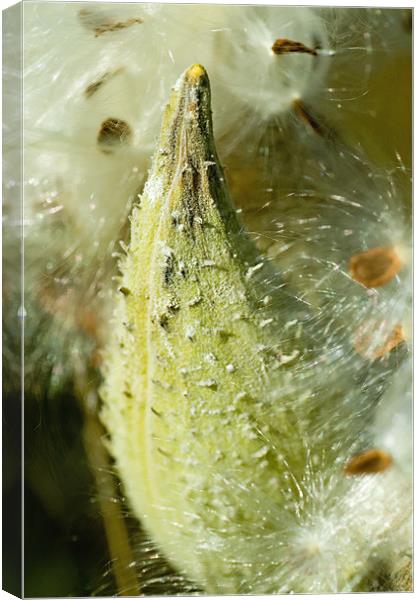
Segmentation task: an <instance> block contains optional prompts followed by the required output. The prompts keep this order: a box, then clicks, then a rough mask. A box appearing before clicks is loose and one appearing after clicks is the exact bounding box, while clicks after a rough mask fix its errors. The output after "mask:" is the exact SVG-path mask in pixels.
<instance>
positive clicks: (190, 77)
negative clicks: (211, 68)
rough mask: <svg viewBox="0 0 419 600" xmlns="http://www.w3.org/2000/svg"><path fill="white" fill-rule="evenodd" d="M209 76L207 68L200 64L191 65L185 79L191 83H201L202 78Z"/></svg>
mask: <svg viewBox="0 0 419 600" xmlns="http://www.w3.org/2000/svg"><path fill="white" fill-rule="evenodd" d="M207 77H208V75H207V72H206V70H205V69H204V67H203V66H202V65H200V64H194V65H191V66H190V67H189V68H188V69H186V71H185V73H184V78H185V80H187V81H189V82H190V83H195V84H197V83H199V82H200V81H201V80H202V79H204V78H205V79H206V78H207Z"/></svg>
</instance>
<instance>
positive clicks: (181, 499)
mask: <svg viewBox="0 0 419 600" xmlns="http://www.w3.org/2000/svg"><path fill="white" fill-rule="evenodd" d="M121 272H122V277H121V282H120V287H119V300H118V305H117V309H116V313H115V320H114V332H113V335H111V339H110V342H109V345H108V348H107V351H106V357H105V364H104V367H103V373H104V376H105V383H104V385H103V386H102V390H101V395H102V398H103V401H104V406H103V410H102V419H103V421H104V423H105V424H106V426H107V428H108V431H109V433H110V436H111V441H110V450H111V452H112V454H113V456H114V457H115V459H116V465H117V468H118V470H119V473H120V475H121V479H122V481H123V484H124V487H125V489H126V493H127V496H128V499H129V501H130V503H131V506H132V508H133V510H134V512H135V514H136V515H137V516H138V517H139V518H140V519H141V521H142V523H143V524H144V526H145V527H146V529H147V531H148V532H149V534H150V535H151V537H152V538H153V539H154V540H155V542H156V543H157V545H158V546H159V547H160V548H161V549H162V550H163V552H164V554H165V555H166V557H167V558H168V559H169V560H170V562H172V564H174V565H175V566H176V567H177V568H178V569H180V570H181V571H182V572H183V573H185V574H186V575H187V576H188V577H189V578H191V579H192V580H193V581H194V582H196V584H198V585H199V586H200V587H202V588H203V589H204V590H205V591H206V592H210V593H211V592H213V593H214V592H215V593H246V592H247V593H249V592H251V593H258V592H259V593H275V592H276V593H278V592H286V591H300V592H327V591H349V590H352V589H355V588H356V585H357V584H358V583H359V581H360V580H361V579H362V577H363V576H364V575H366V574H367V573H368V570H369V569H370V568H371V564H370V562H369V561H370V558H371V556H377V552H378V551H379V550H380V545H382V544H383V543H384V544H385V542H386V541H387V539H388V537H389V535H390V536H391V528H392V527H393V526H394V523H399V522H400V520H402V521H403V522H405V521H406V519H408V514H409V507H408V506H407V507H406V506H400V507H399V508H397V510H394V511H393V512H392V509H393V508H396V507H397V503H398V502H399V499H400V497H399V492H398V491H397V490H398V489H399V487H400V485H399V476H398V471H397V470H394V469H393V471H392V472H391V473H390V474H389V475H387V474H385V475H384V476H383V477H382V478H381V480H377V475H376V474H375V473H374V474H373V475H369V476H367V477H361V479H353V478H350V477H345V475H344V469H343V467H344V464H345V462H346V460H347V458H348V457H349V456H351V454H355V453H356V451H357V450H359V448H360V447H362V445H363V444H364V446H365V444H366V443H368V440H367V439H366V437H365V436H364V435H363V433H362V429H363V428H364V429H365V427H364V421H365V419H366V417H367V415H368V414H369V415H370V412H369V408H368V402H366V401H365V400H363V401H362V402H364V404H363V403H362V402H361V401H360V400H359V399H358V397H357V390H356V388H355V386H354V383H353V378H352V377H351V375H350V374H349V376H347V375H345V374H344V373H343V374H339V373H336V374H335V375H332V371H330V370H329V375H328V380H327V381H324V383H323V386H322V388H321V389H319V388H318V382H319V381H321V374H322V373H327V372H328V371H327V361H328V358H327V351H326V350H325V351H324V352H323V353H322V350H323V349H322V343H321V340H317V342H316V344H317V350H316V349H315V348H313V347H312V344H313V342H312V336H311V335H310V314H309V311H308V309H307V308H306V307H305V305H304V303H303V302H301V301H299V300H298V299H297V298H296V297H294V296H292V295H291V294H289V293H288V292H287V290H286V289H284V285H283V283H282V282H281V278H280V276H279V274H278V273H277V272H275V271H274V270H273V269H272V267H271V265H270V264H269V263H268V262H267V261H266V259H264V258H263V257H262V256H260V254H259V253H258V251H257V249H256V248H255V246H254V245H253V243H252V242H251V241H250V239H249V238H248V237H247V235H246V234H245V232H244V231H243V228H242V226H241V224H240V222H239V221H238V219H237V214H236V211H235V209H234V207H233V206H232V204H231V201H230V198H229V194H228V190H227V188H226V186H225V183H224V176H223V171H222V169H221V167H220V164H219V161H218V158H217V154H216V150H215V146H214V142H213V135H212V123H211V109H210V88H209V81H208V77H207V74H206V72H205V70H204V69H203V68H202V67H201V66H200V65H194V66H193V67H190V68H189V69H188V70H187V71H186V72H185V73H184V74H183V76H182V77H181V78H180V79H179V80H178V82H177V84H176V85H175V87H174V88H173V91H172V94H171V97H170V101H169V104H168V106H167V108H166V111H165V115H164V118H163V125H162V130H161V135H160V140H159V142H158V146H157V150H156V153H155V156H154V161H153V166H152V169H151V172H150V176H149V179H148V182H147V184H146V186H145V190H144V193H143V195H142V197H141V199H140V202H139V204H138V205H136V206H135V207H134V209H133V213H132V217H131V241H130V245H129V247H128V248H127V253H126V257H125V258H124V260H123V262H122V263H121ZM111 329H112V328H111ZM314 372H315V373H316V376H315V377H314V376H311V375H310V373H314ZM347 377H349V379H348V381H346V379H347ZM300 381H302V383H301V384H300V383H299V382H300ZM315 382H317V384H315ZM351 388H352V390H353V391H350V390H351ZM393 513H394V514H393ZM406 515H407V517H406ZM389 532H390V533H389Z"/></svg>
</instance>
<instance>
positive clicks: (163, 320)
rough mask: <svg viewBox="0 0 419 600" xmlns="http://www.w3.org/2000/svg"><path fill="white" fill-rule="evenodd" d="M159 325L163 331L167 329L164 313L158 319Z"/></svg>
mask: <svg viewBox="0 0 419 600" xmlns="http://www.w3.org/2000/svg"><path fill="white" fill-rule="evenodd" d="M159 325H160V327H163V329H165V330H166V331H167V330H168V328H169V317H168V316H167V314H166V313H163V314H162V315H160V317H159Z"/></svg>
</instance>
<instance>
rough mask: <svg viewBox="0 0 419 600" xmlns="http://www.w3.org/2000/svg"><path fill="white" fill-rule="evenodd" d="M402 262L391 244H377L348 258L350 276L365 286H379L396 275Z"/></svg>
mask: <svg viewBox="0 0 419 600" xmlns="http://www.w3.org/2000/svg"><path fill="white" fill-rule="evenodd" d="M402 266H403V264H402V262H401V260H400V258H399V257H398V255H397V254H396V252H395V251H394V248H392V247H391V246H378V247H377V248H371V249H370V250H367V251H366V252H361V253H360V254H355V255H354V256H352V258H351V259H350V260H349V272H350V274H351V277H352V278H353V279H355V281H358V282H359V283H362V285H365V287H370V288H371V287H380V286H381V285H385V284H386V283H388V282H389V281H391V280H392V279H393V277H395V276H396V275H397V273H398V272H399V271H400V269H401V268H402Z"/></svg>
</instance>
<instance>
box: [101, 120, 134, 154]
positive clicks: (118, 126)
mask: <svg viewBox="0 0 419 600" xmlns="http://www.w3.org/2000/svg"><path fill="white" fill-rule="evenodd" d="M131 135H132V132H131V128H130V126H129V125H128V123H126V122H125V121H122V120H121V119H115V118H109V119H106V121H103V123H102V125H101V126H100V129H99V133H98V135H97V143H98V145H99V146H100V147H101V150H102V151H103V152H105V153H109V152H110V151H111V149H112V147H114V148H115V147H117V146H121V145H123V144H126V143H128V142H129V139H130V137H131Z"/></svg>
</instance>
